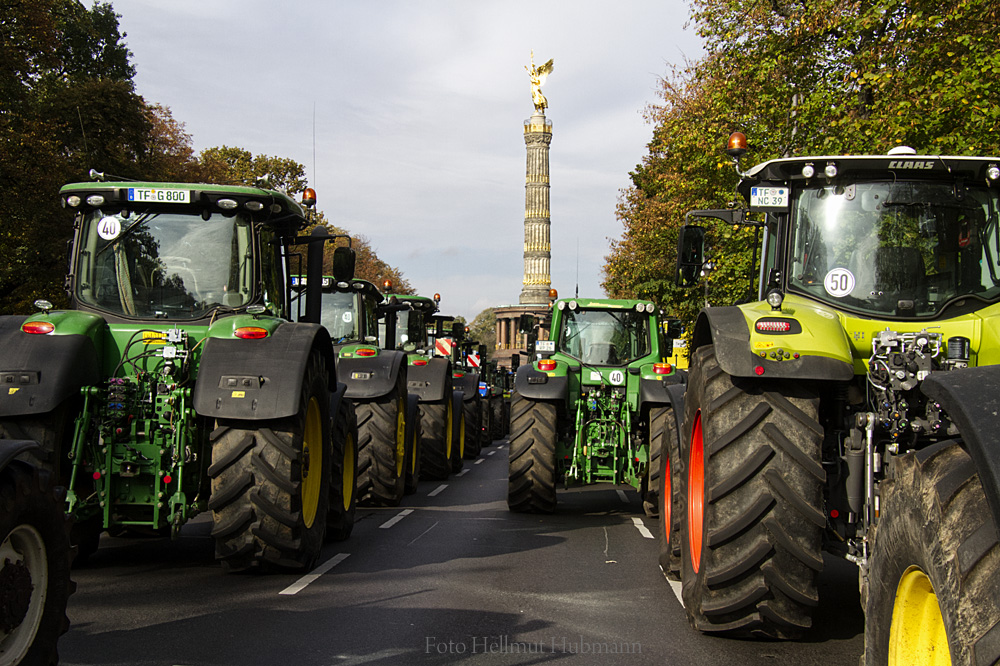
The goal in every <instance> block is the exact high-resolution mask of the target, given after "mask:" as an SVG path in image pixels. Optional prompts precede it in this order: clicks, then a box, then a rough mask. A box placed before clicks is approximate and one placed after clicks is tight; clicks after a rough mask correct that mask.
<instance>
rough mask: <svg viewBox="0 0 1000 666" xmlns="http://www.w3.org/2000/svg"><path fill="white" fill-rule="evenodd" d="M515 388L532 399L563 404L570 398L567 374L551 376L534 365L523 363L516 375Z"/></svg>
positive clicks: (523, 395)
mask: <svg viewBox="0 0 1000 666" xmlns="http://www.w3.org/2000/svg"><path fill="white" fill-rule="evenodd" d="M514 390H515V391H517V392H518V393H519V394H521V396H522V397H525V398H530V399H531V400H553V401H557V402H561V403H563V404H565V403H566V401H567V400H569V381H568V377H567V376H565V375H564V376H562V377H549V376H548V375H547V374H545V373H544V372H539V371H538V370H535V367H534V366H533V365H530V364H529V365H522V366H521V367H519V368H518V369H517V374H516V375H515V376H514Z"/></svg>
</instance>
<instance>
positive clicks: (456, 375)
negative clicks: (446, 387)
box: [452, 372, 465, 377]
mask: <svg viewBox="0 0 1000 666" xmlns="http://www.w3.org/2000/svg"><path fill="white" fill-rule="evenodd" d="M464 376H465V373H464V372H456V373H455V374H453V375H452V377H464Z"/></svg>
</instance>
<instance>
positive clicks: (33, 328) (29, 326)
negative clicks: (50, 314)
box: [21, 321, 56, 335]
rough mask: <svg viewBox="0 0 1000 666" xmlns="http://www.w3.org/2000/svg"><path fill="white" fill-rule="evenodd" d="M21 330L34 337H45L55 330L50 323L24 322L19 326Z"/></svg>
mask: <svg viewBox="0 0 1000 666" xmlns="http://www.w3.org/2000/svg"><path fill="white" fill-rule="evenodd" d="M21 330H22V331H24V332H25V333H33V334H34V335H47V334H49V333H51V332H52V331H54V330H56V327H55V326H54V325H53V324H52V322H50V321H26V322H24V324H22V325H21Z"/></svg>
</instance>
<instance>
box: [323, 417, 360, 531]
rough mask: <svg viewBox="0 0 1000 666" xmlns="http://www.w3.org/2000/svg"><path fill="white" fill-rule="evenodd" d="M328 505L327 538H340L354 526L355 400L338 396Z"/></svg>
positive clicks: (332, 427) (355, 481)
mask: <svg viewBox="0 0 1000 666" xmlns="http://www.w3.org/2000/svg"><path fill="white" fill-rule="evenodd" d="M330 432H331V434H332V437H331V445H330V507H329V508H328V509H327V512H326V541H343V540H344V539H346V538H347V537H349V536H351V531H352V530H353V529H354V514H355V507H356V506H357V503H358V417H357V414H355V412H354V403H353V402H351V401H350V400H349V399H348V398H341V399H340V405H339V406H338V407H337V414H336V416H335V417H334V419H333V423H332V424H331V426H330Z"/></svg>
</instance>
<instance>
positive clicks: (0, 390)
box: [0, 316, 100, 417]
mask: <svg viewBox="0 0 1000 666" xmlns="http://www.w3.org/2000/svg"><path fill="white" fill-rule="evenodd" d="M25 319H27V317H22V316H7V317H0V417H5V416H25V415H29V414H45V413H47V412H51V411H52V410H53V409H55V408H56V407H58V406H59V405H60V404H62V402H63V401H64V400H66V398H69V397H70V396H75V395H79V394H80V388H81V387H83V386H90V385H93V384H96V383H97V382H98V381H100V373H99V371H98V367H99V366H98V362H97V349H96V348H95V347H94V342H93V340H91V339H90V338H89V337H87V336H86V335H79V334H73V335H28V334H26V333H23V332H22V331H21V324H22V323H23V322H24V320H25Z"/></svg>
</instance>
